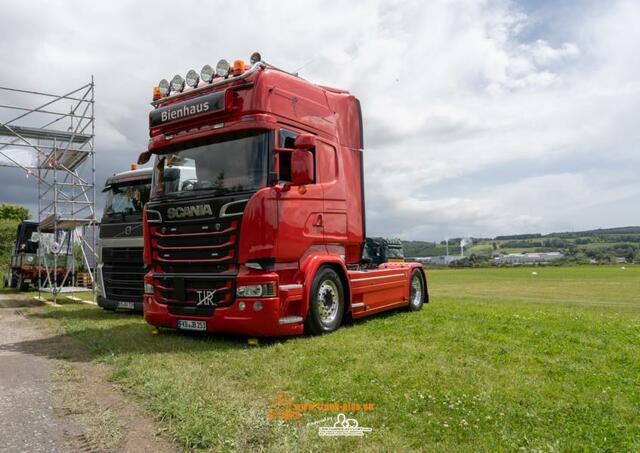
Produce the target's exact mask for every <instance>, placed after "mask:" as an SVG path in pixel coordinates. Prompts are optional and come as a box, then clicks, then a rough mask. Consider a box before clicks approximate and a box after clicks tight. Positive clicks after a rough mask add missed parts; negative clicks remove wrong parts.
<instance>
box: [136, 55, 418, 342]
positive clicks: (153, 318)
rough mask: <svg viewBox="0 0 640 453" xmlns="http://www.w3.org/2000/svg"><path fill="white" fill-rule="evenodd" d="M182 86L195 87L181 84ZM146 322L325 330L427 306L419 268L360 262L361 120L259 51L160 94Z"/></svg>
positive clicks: (271, 332) (333, 92) (258, 331)
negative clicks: (400, 309) (265, 59)
mask: <svg viewBox="0 0 640 453" xmlns="http://www.w3.org/2000/svg"><path fill="white" fill-rule="evenodd" d="M185 82H186V85H188V87H185ZM152 105H153V106H154V110H152V111H151V113H150V115H149V126H150V140H149V147H148V150H147V151H145V152H143V153H142V154H141V155H140V159H139V163H141V164H143V163H145V162H147V161H148V160H149V159H151V157H152V155H155V161H154V175H153V183H152V191H151V198H150V200H149V202H148V203H147V205H146V206H145V209H144V241H145V243H144V250H145V263H146V264H147V265H148V273H147V274H146V276H145V295H144V316H145V319H146V320H147V322H149V323H150V324H152V325H155V326H158V327H168V328H177V329H185V330H201V331H209V332H226V333H235V334H242V335H250V336H285V335H296V334H301V333H303V332H308V333H312V334H319V333H323V332H331V331H333V330H335V329H337V328H338V327H339V326H340V325H341V323H342V322H343V320H345V319H346V318H347V317H349V318H360V317H363V316H366V315H370V314H373V313H378V312H381V311H384V310H389V309H392V308H397V307H406V308H407V309H409V310H413V311H416V310H419V309H420V308H421V307H422V305H423V303H425V302H428V293H427V285H426V276H425V272H424V270H423V268H422V267H421V266H420V265H419V264H417V263H383V264H380V265H378V266H375V267H374V266H372V265H371V264H370V263H369V264H368V263H367V262H366V260H363V259H362V251H363V244H364V239H365V215H364V213H365V210H364V181H363V178H364V175H363V137H362V114H361V111H360V103H359V101H358V100H357V99H356V98H355V97H354V96H352V95H351V94H349V93H348V92H346V91H343V90H339V89H334V88H329V87H325V86H319V85H316V84H313V83H311V82H308V81H306V80H304V79H302V78H300V77H297V76H296V75H294V74H290V73H287V72H285V71H283V70H280V69H278V68H275V67H273V66H271V65H269V64H267V63H265V62H263V61H261V58H260V56H259V54H257V53H256V54H254V55H252V58H251V65H245V63H244V62H243V61H241V60H237V61H235V62H234V63H233V65H229V64H228V63H227V62H226V61H225V60H221V61H220V62H219V63H218V65H217V66H216V68H215V69H214V68H212V67H210V66H209V65H206V66H205V67H204V68H203V69H202V71H201V73H200V75H198V74H197V73H196V72H195V71H193V70H191V71H189V73H188V74H187V77H186V80H185V79H183V78H182V77H181V76H179V75H177V76H175V77H174V78H173V79H172V80H171V82H168V81H167V80H164V79H163V80H162V81H161V82H160V84H159V85H158V86H157V87H155V88H154V101H153V102H152Z"/></svg>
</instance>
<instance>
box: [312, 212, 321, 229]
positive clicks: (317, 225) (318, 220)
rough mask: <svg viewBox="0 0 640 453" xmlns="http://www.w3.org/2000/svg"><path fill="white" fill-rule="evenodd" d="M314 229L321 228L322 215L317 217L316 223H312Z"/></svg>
mask: <svg viewBox="0 0 640 453" xmlns="http://www.w3.org/2000/svg"><path fill="white" fill-rule="evenodd" d="M313 226H314V227H321V226H322V214H318V217H317V218H316V221H315V222H314V223H313Z"/></svg>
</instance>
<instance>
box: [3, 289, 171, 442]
mask: <svg viewBox="0 0 640 453" xmlns="http://www.w3.org/2000/svg"><path fill="white" fill-rule="evenodd" d="M21 305H22V306H24V305H27V306H32V305H33V303H31V302H28V301H26V300H24V299H23V300H22V301H21V300H20V299H19V298H18V296H14V295H10V296H9V295H0V452H5V451H6V452H15V451H29V452H67V451H84V452H100V451H123V452H139V451H154V452H171V451H178V450H179V449H178V447H177V446H176V445H174V444H172V443H171V442H169V441H167V440H166V439H164V438H163V437H161V436H159V435H158V432H157V427H156V425H155V423H154V422H153V420H152V419H150V418H149V417H148V416H147V415H146V414H145V413H144V411H143V410H141V409H140V407H139V405H138V404H136V403H135V402H134V401H131V399H130V398H127V397H126V396H125V395H124V394H123V393H122V392H121V391H119V390H118V389H117V388H116V387H114V386H113V385H111V384H109V383H107V382H106V380H105V375H106V374H107V373H108V371H109V370H108V368H107V367H104V366H100V365H95V364H93V363H92V362H91V361H90V360H89V359H88V357H87V355H86V353H85V352H84V351H83V350H82V348H80V347H79V345H78V344H76V343H75V341H74V340H73V339H71V338H69V337H66V336H61V335H59V334H56V333H55V332H53V331H51V329H49V328H47V326H45V325H43V324H42V323H40V322H35V321H33V320H30V319H28V318H27V317H26V316H25V315H26V314H27V313H28V312H30V311H33V310H37V309H34V308H24V307H23V308H21V307H20V306H21Z"/></svg>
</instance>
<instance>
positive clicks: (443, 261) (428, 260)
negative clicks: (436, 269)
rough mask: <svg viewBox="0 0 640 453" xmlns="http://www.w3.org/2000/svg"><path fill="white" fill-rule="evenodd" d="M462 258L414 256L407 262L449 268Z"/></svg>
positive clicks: (453, 256) (454, 256) (452, 256)
mask: <svg viewBox="0 0 640 453" xmlns="http://www.w3.org/2000/svg"><path fill="white" fill-rule="evenodd" d="M460 258H461V257H460V256H457V255H439V256H414V257H411V258H406V261H413V262H415V263H422V264H428V265H429V266H448V265H449V264H451V263H453V262H454V261H456V260H459V259H460Z"/></svg>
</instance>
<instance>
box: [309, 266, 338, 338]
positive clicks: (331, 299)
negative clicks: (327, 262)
mask: <svg viewBox="0 0 640 453" xmlns="http://www.w3.org/2000/svg"><path fill="white" fill-rule="evenodd" d="M344 302H345V301H344V288H343V287H342V280H340V276H339V275H338V274H337V272H336V271H334V270H333V269H331V268H330V267H328V266H322V267H320V269H318V272H316V275H315V277H314V278H313V283H312V285H311V291H309V311H308V313H307V319H305V321H304V327H305V331H306V332H308V333H310V334H313V335H319V334H322V333H328V332H333V331H334V330H336V329H337V328H338V327H340V324H342V316H343V314H344Z"/></svg>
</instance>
